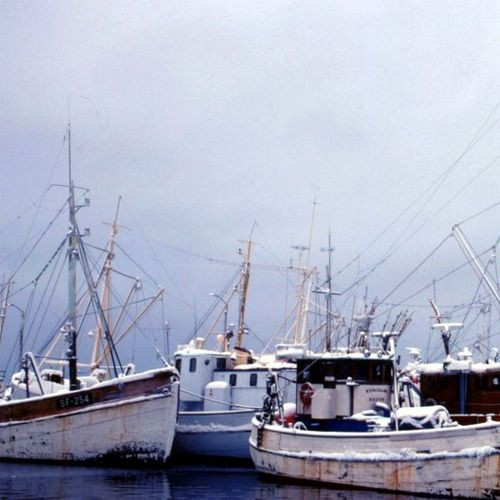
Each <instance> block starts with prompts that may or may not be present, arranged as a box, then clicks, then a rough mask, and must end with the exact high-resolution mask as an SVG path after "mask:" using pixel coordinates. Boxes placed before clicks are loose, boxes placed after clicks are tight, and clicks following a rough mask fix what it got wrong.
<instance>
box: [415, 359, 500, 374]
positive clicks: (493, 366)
mask: <svg viewBox="0 0 500 500" xmlns="http://www.w3.org/2000/svg"><path fill="white" fill-rule="evenodd" d="M414 370H415V371H417V372H420V373H421V374H425V375H433V374H438V373H444V372H445V370H444V363H422V364H420V365H416V366H415V367H414ZM463 371H467V372H471V373H491V372H497V373H498V374H499V375H500V363H481V362H471V361H465V360H464V361H459V360H456V359H453V358H452V359H451V360H450V362H449V363H447V364H446V373H453V372H463Z"/></svg>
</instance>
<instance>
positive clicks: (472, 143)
mask: <svg viewBox="0 0 500 500" xmlns="http://www.w3.org/2000/svg"><path fill="white" fill-rule="evenodd" d="M499 106H500V101H499V102H498V103H497V104H496V105H495V106H494V108H493V110H492V111H491V112H490V113H489V115H488V116H487V118H486V120H485V121H484V122H483V124H482V125H481V127H480V128H479V130H478V132H477V133H476V134H475V135H474V136H473V138H472V140H471V141H470V142H469V144H468V145H467V146H466V148H465V149H464V151H463V152H462V153H461V154H460V155H459V156H458V158H456V159H455V161H453V163H452V164H451V165H450V166H449V167H448V168H447V169H446V170H445V171H444V172H442V173H441V174H440V175H439V176H438V177H437V178H436V179H435V180H434V181H433V182H432V183H431V185H430V186H429V187H427V188H426V189H425V190H424V191H423V192H422V193H421V194H420V195H419V196H418V197H417V198H416V199H415V200H414V201H413V202H412V203H410V205H408V206H407V207H406V208H405V209H404V210H403V212H401V213H400V214H399V215H398V216H397V217H396V218H395V219H394V220H393V221H392V222H391V223H390V224H389V225H388V226H387V227H386V228H385V229H384V230H383V231H382V232H381V233H380V234H379V235H378V236H377V237H375V238H374V239H373V240H372V241H370V243H369V244H368V245H367V246H366V247H365V248H364V249H363V250H362V251H361V252H360V253H359V254H358V255H356V256H355V257H354V258H353V259H352V260H351V261H349V262H348V263H347V264H346V265H345V266H344V267H342V268H341V269H340V270H339V271H337V272H336V273H335V275H334V276H338V275H339V274H341V273H342V272H343V271H345V270H346V269H347V268H349V267H350V266H351V265H352V264H354V263H355V262H356V261H357V260H358V259H359V258H360V257H361V256H362V255H363V254H365V253H366V252H367V251H368V250H369V249H370V248H371V247H372V246H373V244H374V243H376V242H377V241H378V240H379V239H380V238H381V237H382V236H383V235H384V234H385V233H386V232H387V231H388V230H389V229H390V228H391V227H392V226H393V225H394V224H395V223H396V222H397V221H398V220H399V219H401V217H402V216H403V215H405V214H406V212H408V211H409V210H410V209H411V208H413V206H414V205H416V204H417V203H418V202H419V201H420V200H421V199H422V198H423V197H424V195H425V194H426V193H427V192H428V191H429V189H430V188H431V187H433V186H434V185H435V184H436V183H437V186H436V187H435V189H434V191H433V192H432V193H431V195H430V196H429V197H428V198H427V200H426V201H425V203H424V204H423V205H422V206H421V207H420V208H419V211H418V212H417V213H416V214H415V216H414V217H413V218H412V220H411V222H410V224H408V225H407V226H406V227H405V228H404V229H403V231H402V232H400V235H399V236H398V237H397V238H396V240H395V241H394V242H393V244H392V245H391V246H393V245H394V244H396V243H397V241H398V240H400V239H401V237H402V235H403V234H404V233H405V232H406V230H407V228H408V227H409V226H410V225H411V224H412V223H413V222H414V220H415V219H416V217H417V216H418V215H419V214H420V213H421V212H422V210H423V209H424V208H425V207H426V206H427V205H428V204H429V202H430V201H431V199H432V198H433V197H434V196H435V194H436V193H437V191H438V190H439V188H440V187H441V186H442V184H443V183H444V181H445V180H446V178H447V177H448V176H449V175H450V174H451V172H452V171H453V170H454V169H455V168H456V167H457V165H458V164H459V163H460V161H461V160H462V159H463V158H464V157H465V156H466V154H467V153H468V152H469V151H470V150H471V149H472V148H473V147H474V146H475V145H477V144H478V143H479V142H480V141H481V140H482V139H483V137H484V136H485V135H486V134H487V133H489V132H490V131H491V130H492V129H493V127H494V126H495V125H496V124H497V123H498V122H499V121H500V120H499V119H497V120H495V121H494V122H493V124H491V125H490V126H489V127H488V128H486V130H485V131H484V132H483V130H484V129H485V127H486V126H487V124H488V122H489V121H490V118H491V117H492V116H493V115H494V113H495V112H496V111H497V109H498V108H499ZM497 159H498V157H497V158H495V159H494V160H493V161H492V162H490V163H489V164H488V165H487V166H486V167H485V168H484V169H482V170H481V171H480V172H479V174H477V175H476V176H475V177H474V178H473V179H472V180H471V181H469V183H467V185H466V186H465V187H463V188H461V190H459V191H458V192H457V193H456V194H455V195H454V196H453V197H452V199H450V200H448V202H446V203H445V204H444V205H442V206H441V207H440V208H439V209H438V210H437V211H436V212H435V213H434V216H435V215H437V214H438V213H439V212H440V211H442V210H443V209H444V208H445V207H446V206H447V205H448V204H449V203H451V201H452V200H453V199H454V198H455V197H456V196H458V194H460V193H461V192H462V191H463V190H464V189H466V188H467V187H468V186H469V185H470V184H471V183H472V182H474V181H475V180H476V179H477V178H478V177H479V176H480V175H481V174H482V173H484V172H485V171H486V170H487V169H488V168H490V167H491V165H492V164H493V163H494V162H496V161H497ZM429 220H430V219H428V220H426V221H424V223H423V224H422V225H420V226H419V227H418V228H417V229H416V230H415V231H414V232H413V233H411V234H410V235H409V236H408V237H407V238H406V239H405V240H404V241H403V244H402V245H399V246H398V247H396V248H395V249H393V250H392V251H390V248H391V246H389V250H388V251H387V252H386V254H385V255H384V256H383V257H382V259H380V261H379V262H378V263H376V264H375V265H374V266H372V267H371V270H370V271H369V273H368V274H367V276H368V275H370V274H371V273H372V272H373V271H374V270H375V269H376V268H377V267H378V266H379V265H381V264H383V263H384V262H386V260H387V259H388V257H390V256H391V255H393V254H394V252H395V251H397V250H399V248H401V246H403V245H404V244H406V242H407V241H408V240H409V239H410V238H412V237H413V236H414V235H415V234H416V233H417V232H418V231H420V230H421V229H422V228H423V227H424V226H425V225H426V224H427V223H428V221H429ZM367 276H365V277H367Z"/></svg>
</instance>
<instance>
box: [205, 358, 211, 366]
mask: <svg viewBox="0 0 500 500" xmlns="http://www.w3.org/2000/svg"><path fill="white" fill-rule="evenodd" d="M209 364H210V360H209V359H208V358H207V359H206V360H205V366H208V365H209Z"/></svg>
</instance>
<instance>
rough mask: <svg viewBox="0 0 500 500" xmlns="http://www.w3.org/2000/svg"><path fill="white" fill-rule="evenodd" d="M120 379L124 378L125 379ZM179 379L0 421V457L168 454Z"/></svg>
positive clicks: (152, 457) (120, 458)
mask: <svg viewBox="0 0 500 500" xmlns="http://www.w3.org/2000/svg"><path fill="white" fill-rule="evenodd" d="M124 380H125V379H124ZM178 397H179V383H178V382H173V383H172V384H171V386H170V390H163V391H161V392H159V393H156V394H149V395H140V396H136V397H132V398H128V399H121V400H120V399H118V400H116V401H107V402H102V403H95V404H92V405H90V406H87V407H84V408H79V409H73V410H71V411H68V412H65V413H62V414H61V413H58V414H57V415H49V416H44V417H40V418H36V419H29V420H23V421H11V422H5V423H1V424H0V458H3V459H25V460H48V461H53V460H54V461H60V460H64V461H66V460H70V461H98V462H101V461H106V462H110V463H117V462H124V461H140V462H143V461H160V462H164V461H166V460H167V459H168V457H169V456H170V452H171V448H172V442H173V438H174V433H175V423H176V418H177V407H178Z"/></svg>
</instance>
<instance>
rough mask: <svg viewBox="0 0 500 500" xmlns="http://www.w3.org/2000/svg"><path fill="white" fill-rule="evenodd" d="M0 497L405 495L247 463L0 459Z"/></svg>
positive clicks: (342, 497) (370, 496) (107, 497)
mask: <svg viewBox="0 0 500 500" xmlns="http://www.w3.org/2000/svg"><path fill="white" fill-rule="evenodd" d="M0 498H23V499H31V498H32V499H35V498H36V499H39V498H44V499H55V498H88V499H94V498H96V499H97V498H106V499H110V498H147V499H148V500H151V499H156V498H172V499H179V500H182V499H193V498H196V499H203V498H206V499H208V498H210V499H217V500H219V499H221V500H223V499H228V500H229V499H231V500H234V499H235V498H245V499H247V498H248V499H266V500H267V499H270V498H278V499H285V498H286V499H288V498H290V499H292V498H293V499H304V500H306V499H307V500H309V499H312V500H314V499H318V500H319V499H327V498H339V499H346V500H348V499H357V498H360V499H366V500H368V499H384V500H389V499H391V500H395V499H403V498H408V497H407V496H406V495H405V496H398V495H383V494H377V493H372V492H356V491H338V490H334V489H329V488H320V487H315V486H303V485H295V484H284V483H279V482H276V481H274V480H272V479H268V478H264V477H262V476H259V475H258V474H257V473H256V472H255V471H254V470H253V469H252V467H251V466H248V467H247V466H238V467H228V466H217V465H210V466H208V465H173V466H170V467H169V468H165V469H145V470H144V469H114V468H97V467H81V466H59V465H33V464H18V463H0Z"/></svg>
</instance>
